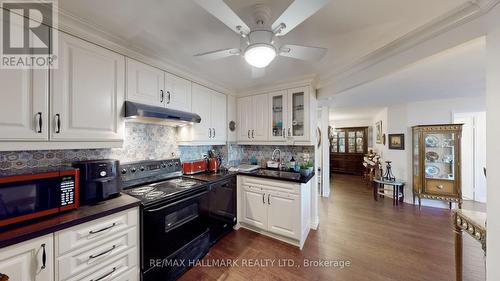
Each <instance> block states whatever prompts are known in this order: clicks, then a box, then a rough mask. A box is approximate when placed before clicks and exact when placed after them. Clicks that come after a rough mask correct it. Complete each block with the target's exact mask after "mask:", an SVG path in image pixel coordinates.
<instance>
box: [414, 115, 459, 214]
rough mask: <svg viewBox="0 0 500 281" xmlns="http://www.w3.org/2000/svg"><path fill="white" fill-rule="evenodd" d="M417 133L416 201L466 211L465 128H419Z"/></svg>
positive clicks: (454, 126)
mask: <svg viewBox="0 0 500 281" xmlns="http://www.w3.org/2000/svg"><path fill="white" fill-rule="evenodd" d="M412 129H413V146H412V150H413V153H412V154H413V201H415V197H417V198H418V204H419V207H420V205H421V200H422V198H424V199H434V200H442V201H446V202H449V203H450V209H451V203H458V207H459V208H461V207H462V185H461V184H462V183H461V173H460V165H461V164H460V157H461V155H460V153H461V152H460V142H461V137H462V124H443V125H425V126H415V127H413V128H412Z"/></svg>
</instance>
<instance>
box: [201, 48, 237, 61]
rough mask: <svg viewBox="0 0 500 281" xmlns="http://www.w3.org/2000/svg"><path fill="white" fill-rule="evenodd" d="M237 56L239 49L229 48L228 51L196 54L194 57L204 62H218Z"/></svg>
mask: <svg viewBox="0 0 500 281" xmlns="http://www.w3.org/2000/svg"><path fill="white" fill-rule="evenodd" d="M239 54H240V49H235V48H229V49H222V50H216V51H211V52H206V53H201V54H196V55H194V56H195V57H199V58H202V59H205V60H218V59H222V58H226V57H230V56H237V55H239Z"/></svg>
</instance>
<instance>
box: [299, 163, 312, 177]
mask: <svg viewBox="0 0 500 281" xmlns="http://www.w3.org/2000/svg"><path fill="white" fill-rule="evenodd" d="M313 169H314V165H313V163H312V161H307V162H305V163H302V165H301V166H300V174H301V175H302V176H304V177H308V176H310V175H311V173H312V172H313Z"/></svg>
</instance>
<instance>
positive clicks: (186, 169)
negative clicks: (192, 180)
mask: <svg viewBox="0 0 500 281" xmlns="http://www.w3.org/2000/svg"><path fill="white" fill-rule="evenodd" d="M206 170H207V160H205V159H199V160H194V161H186V162H182V173H183V174H185V175H193V174H197V173H203V172H205V171H206Z"/></svg>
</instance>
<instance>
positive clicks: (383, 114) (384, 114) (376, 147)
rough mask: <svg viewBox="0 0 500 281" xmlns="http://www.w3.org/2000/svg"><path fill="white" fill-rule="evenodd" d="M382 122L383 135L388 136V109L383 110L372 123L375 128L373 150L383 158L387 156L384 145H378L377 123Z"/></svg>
mask: <svg viewBox="0 0 500 281" xmlns="http://www.w3.org/2000/svg"><path fill="white" fill-rule="evenodd" d="M378 121H382V134H387V108H384V109H382V110H381V111H380V112H379V113H378V114H377V115H375V117H374V118H373V121H372V126H373V136H372V138H373V141H372V144H373V150H374V151H375V152H376V153H378V154H379V155H380V156H381V157H382V158H383V157H384V155H385V152H386V149H385V146H384V145H383V144H382V143H377V125H376V124H377V122H378Z"/></svg>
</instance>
